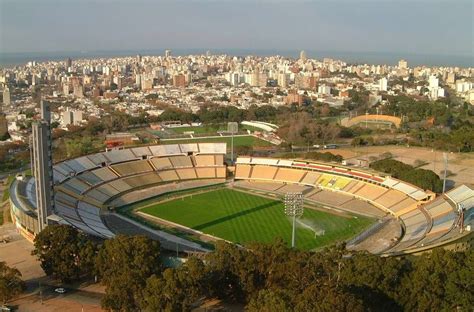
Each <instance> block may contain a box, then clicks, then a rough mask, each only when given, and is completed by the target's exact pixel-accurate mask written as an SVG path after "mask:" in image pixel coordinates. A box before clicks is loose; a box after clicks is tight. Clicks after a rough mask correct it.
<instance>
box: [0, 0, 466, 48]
mask: <svg viewBox="0 0 474 312" xmlns="http://www.w3.org/2000/svg"><path fill="white" fill-rule="evenodd" d="M0 8H1V10H0V11H1V18H0V24H1V28H2V31H0V34H1V39H0V51H1V52H2V53H17V52H25V53H26V52H44V53H47V52H54V51H56V52H58V51H61V52H62V51H64V52H66V51H104V50H114V51H123V50H156V49H161V48H164V47H168V48H171V49H211V50H212V49H214V50H226V49H227V50H229V49H252V50H298V49H304V50H307V51H312V50H315V51H321V50H322V51H348V52H355V53H363V52H367V51H371V52H376V53H407V54H429V55H453V56H471V55H472V51H473V40H469V38H471V39H472V31H473V30H472V12H473V5H472V2H471V1H463V0H461V1H455V2H454V3H453V2H449V1H415V2H411V1H405V0H401V1H378V2H375V1H357V2H350V1H345V0H338V1H332V2H329V1H296V2H289V1H270V0H268V1H259V2H255V1H241V2H238V3H236V2H234V1H221V2H217V1H187V0H183V1H174V2H171V1H159V2H157V3H154V2H153V3H152V2H150V1H147V0H141V1H138V2H133V3H127V2H124V1H79V2H69V1H66V2H59V1H56V0H47V1H43V2H42V3H41V6H37V5H35V3H34V2H31V1H30V0H24V1H9V0H2V1H0ZM45 17H47V18H45ZM440 17H442V18H440ZM446 25H452V27H446ZM38 38H41V40H38ZM466 39H467V40H466Z"/></svg>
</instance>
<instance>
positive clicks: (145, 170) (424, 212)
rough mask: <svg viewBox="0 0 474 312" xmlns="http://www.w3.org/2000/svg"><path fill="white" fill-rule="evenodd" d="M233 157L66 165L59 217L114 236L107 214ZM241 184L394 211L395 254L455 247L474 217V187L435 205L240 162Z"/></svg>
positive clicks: (392, 189) (192, 147)
mask: <svg viewBox="0 0 474 312" xmlns="http://www.w3.org/2000/svg"><path fill="white" fill-rule="evenodd" d="M225 154H226V144H225V143H222V144H221V143H196V144H175V145H157V146H149V147H136V148H131V149H123V150H115V151H109V152H104V153H97V154H93V155H88V156H83V157H80V158H76V159H70V160H67V161H64V162H61V163H58V164H56V165H54V168H53V170H54V172H53V175H54V183H55V196H54V200H55V213H56V215H57V216H58V217H60V218H59V220H60V222H62V223H65V224H70V225H72V226H75V227H77V228H78V229H80V230H81V231H84V232H85V233H88V234H91V235H95V236H98V237H102V238H108V237H112V236H113V235H115V233H119V232H120V230H119V228H120V227H114V229H113V231H111V229H110V228H109V227H108V226H107V224H106V223H104V222H103V214H104V210H105V208H107V207H119V206H123V205H128V204H131V203H135V202H138V201H141V200H144V199H147V198H151V197H154V196H157V195H160V194H166V193H169V192H174V191H178V190H184V189H190V188H196V187H201V186H207V185H212V184H216V183H222V182H225V178H226V172H227V170H226V167H225V165H224V155H225ZM233 185H235V186H236V187H243V188H248V189H256V190H260V191H262V192H269V193H270V192H274V193H279V194H285V193H287V192H296V191H299V192H302V193H303V194H304V195H305V196H306V197H307V198H308V199H309V200H313V201H315V202H318V203H322V204H325V205H329V206H333V207H336V208H340V209H342V210H348V211H352V212H355V213H360V214H362V215H368V216H376V217H378V218H382V217H384V216H385V217H384V219H386V218H388V217H387V216H386V214H387V212H388V213H390V215H392V216H393V217H392V218H391V220H399V222H400V225H401V226H402V228H403V234H402V235H400V238H399V240H398V241H397V242H395V243H394V245H393V246H391V247H390V246H389V245H390V244H389V245H387V244H388V243H387V241H386V240H385V242H384V245H383V248H382V247H381V246H379V247H377V248H376V247H374V248H373V250H387V248H389V249H388V251H386V253H387V254H399V253H404V252H412V251H417V250H420V249H423V248H424V249H426V248H429V247H430V246H435V245H437V244H440V243H443V242H446V241H449V240H450V239H453V238H456V237H457V234H458V233H459V231H457V230H456V231H454V230H453V229H457V228H458V226H459V224H463V222H471V221H472V219H473V217H474V212H473V211H474V209H472V208H473V207H474V190H472V189H471V188H469V187H467V186H460V187H458V188H456V189H454V190H451V191H449V192H447V193H446V194H445V195H442V196H439V197H438V198H437V199H435V200H433V197H434V195H433V194H431V193H429V192H425V191H424V190H421V189H419V188H417V187H415V186H413V185H410V184H408V183H406V182H403V181H400V180H397V179H394V178H391V177H389V176H384V175H379V174H377V173H374V172H365V171H361V170H359V169H354V168H348V167H342V166H338V165H333V164H322V163H315V162H309V161H299V160H289V159H273V158H260V157H238V158H237V160H236V167H235V181H234V183H233ZM11 188H12V191H11V194H12V195H11V198H10V203H11V205H12V206H13V208H12V215H13V216H14V217H15V218H16V220H18V224H19V225H18V226H19V227H20V226H21V227H22V229H23V231H24V229H28V231H30V232H33V233H35V232H34V231H36V230H35V229H36V228H37V227H35V224H34V222H33V220H34V216H35V213H34V209H35V205H36V199H35V183H34V179H32V178H30V179H28V180H27V181H25V182H23V181H15V183H13V184H12V186H11ZM32 216H33V217H32ZM395 218H396V219H395ZM61 220H62V221H61ZM400 231H401V230H400ZM366 241H367V240H365V242H366ZM387 246H388V247H387Z"/></svg>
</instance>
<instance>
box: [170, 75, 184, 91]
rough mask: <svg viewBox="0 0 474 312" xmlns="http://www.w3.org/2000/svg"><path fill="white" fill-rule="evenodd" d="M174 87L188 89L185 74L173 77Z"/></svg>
mask: <svg viewBox="0 0 474 312" xmlns="http://www.w3.org/2000/svg"><path fill="white" fill-rule="evenodd" d="M173 86H175V87H178V88H184V87H186V76H184V75H183V74H179V75H174V76H173Z"/></svg>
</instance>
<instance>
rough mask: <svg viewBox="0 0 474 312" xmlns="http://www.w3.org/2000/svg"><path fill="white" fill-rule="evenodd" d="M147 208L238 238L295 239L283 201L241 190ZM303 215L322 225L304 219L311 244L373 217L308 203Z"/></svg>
mask: <svg viewBox="0 0 474 312" xmlns="http://www.w3.org/2000/svg"><path fill="white" fill-rule="evenodd" d="M141 211H142V212H144V213H147V214H150V215H152V216H156V217H159V218H162V219H165V220H169V221H172V222H174V223H178V224H181V225H184V226H187V227H190V228H192V229H195V230H198V231H202V232H203V233H206V234H211V235H214V236H217V237H219V238H223V239H226V240H229V241H232V242H235V243H239V244H245V243H250V242H256V241H257V242H264V243H269V242H272V241H274V240H275V238H277V237H281V238H283V239H284V240H285V241H286V242H287V243H288V244H289V243H290V242H291V228H292V226H291V219H290V218H288V217H286V216H285V215H284V207H283V203H282V202H281V201H279V200H272V199H268V198H264V197H260V196H256V195H252V194H248V193H244V192H240V191H236V190H231V189H227V188H226V189H220V190H215V191H210V192H207V193H202V194H196V195H190V196H185V197H182V198H177V199H174V200H171V201H166V202H162V203H158V204H156V205H152V206H147V207H145V208H143V209H141ZM301 220H302V221H303V222H304V223H305V224H307V225H310V226H311V227H312V228H313V229H315V230H316V231H320V230H324V234H323V235H319V236H316V235H315V231H313V230H311V229H308V228H306V227H303V226H301V225H299V226H298V227H297V234H296V237H297V238H296V246H297V247H298V248H299V249H304V250H311V249H315V248H319V247H322V246H326V245H330V244H332V243H334V242H336V241H342V240H346V239H349V238H351V237H353V236H354V235H356V234H358V233H360V232H361V231H362V230H364V229H365V228H367V227H368V226H369V225H370V224H371V223H372V222H373V220H372V219H369V218H364V217H354V216H338V215H334V214H331V213H327V212H323V211H319V210H312V209H305V211H304V214H303V216H302V218H301Z"/></svg>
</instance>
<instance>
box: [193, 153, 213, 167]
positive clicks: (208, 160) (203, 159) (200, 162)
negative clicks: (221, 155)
mask: <svg viewBox="0 0 474 312" xmlns="http://www.w3.org/2000/svg"><path fill="white" fill-rule="evenodd" d="M194 159H195V161H196V167H208V166H215V165H216V164H217V163H216V160H215V156H214V155H196V156H194Z"/></svg>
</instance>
